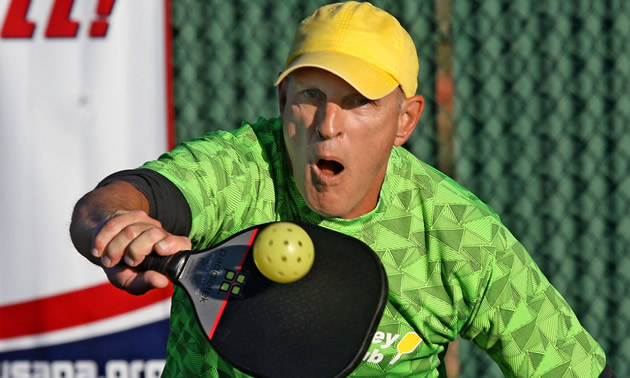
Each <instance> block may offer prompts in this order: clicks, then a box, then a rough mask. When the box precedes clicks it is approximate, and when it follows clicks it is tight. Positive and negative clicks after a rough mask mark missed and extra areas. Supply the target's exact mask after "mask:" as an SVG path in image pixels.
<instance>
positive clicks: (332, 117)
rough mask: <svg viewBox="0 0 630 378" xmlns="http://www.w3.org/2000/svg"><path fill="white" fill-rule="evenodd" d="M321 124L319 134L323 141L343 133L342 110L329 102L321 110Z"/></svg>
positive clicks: (319, 124) (318, 129) (318, 127)
mask: <svg viewBox="0 0 630 378" xmlns="http://www.w3.org/2000/svg"><path fill="white" fill-rule="evenodd" d="M319 118H320V122H318V126H317V133H318V134H319V136H320V137H321V138H323V139H332V138H335V137H337V136H339V135H341V134H342V132H343V122H342V118H343V114H342V109H341V108H340V107H339V105H338V104H335V103H334V102H327V103H326V106H324V107H322V108H320V117H319Z"/></svg>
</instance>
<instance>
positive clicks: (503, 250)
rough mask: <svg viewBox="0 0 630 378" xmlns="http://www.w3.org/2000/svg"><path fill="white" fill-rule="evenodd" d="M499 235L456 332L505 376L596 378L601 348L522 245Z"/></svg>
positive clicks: (601, 359)
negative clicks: (484, 353)
mask: <svg viewBox="0 0 630 378" xmlns="http://www.w3.org/2000/svg"><path fill="white" fill-rule="evenodd" d="M502 235H503V238H502V240H503V242H502V244H503V246H499V247H500V248H497V250H496V253H495V254H494V258H493V259H490V267H489V274H487V275H486V278H485V281H484V282H483V284H482V285H481V289H482V290H481V293H480V300H479V301H478V302H477V304H476V306H475V308H474V310H473V312H472V316H471V318H470V319H469V321H468V323H467V324H466V325H465V326H464V327H463V329H462V330H461V331H460V334H461V336H462V337H464V338H466V339H470V340H472V341H473V342H474V343H475V344H476V345H478V346H479V347H480V348H482V349H484V350H485V351H487V353H488V354H489V355H490V357H491V358H492V359H493V360H495V361H496V362H497V363H498V365H499V366H500V368H501V370H502V371H503V373H504V374H505V375H506V376H509V377H531V376H536V377H538V376H540V377H563V376H573V377H598V376H599V375H600V373H601V372H602V370H604V367H605V366H606V357H605V355H604V351H603V350H602V348H601V347H600V346H599V345H598V344H597V342H596V341H595V340H594V339H593V338H592V337H591V335H590V334H589V333H588V332H587V331H586V330H585V329H584V328H583V327H582V325H581V324H580V322H579V321H578V319H577V317H576V315H575V314H574V313H573V311H572V310H571V308H570V307H569V305H568V303H567V302H566V301H565V300H564V298H563V297H562V296H561V295H560V294H559V293H558V291H557V290H556V289H555V288H554V287H553V286H552V285H551V284H550V283H549V281H548V280H547V278H546V277H545V276H544V275H543V273H542V272H541V270H540V268H539V267H538V266H537V265H536V263H535V262H534V261H533V259H532V258H531V256H530V255H529V254H528V253H527V251H526V250H525V249H524V248H523V246H522V245H521V244H520V243H519V242H518V241H516V239H514V237H513V236H512V235H511V234H509V232H508V231H507V230H505V229H504V228H503V231H502ZM569 372H570V373H569ZM565 374H570V375H565Z"/></svg>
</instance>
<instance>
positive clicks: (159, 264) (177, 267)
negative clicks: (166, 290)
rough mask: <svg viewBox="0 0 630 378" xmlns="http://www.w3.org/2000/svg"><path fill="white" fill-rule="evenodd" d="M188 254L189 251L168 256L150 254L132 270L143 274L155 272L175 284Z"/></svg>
mask: <svg viewBox="0 0 630 378" xmlns="http://www.w3.org/2000/svg"><path fill="white" fill-rule="evenodd" d="M190 254H191V251H183V252H178V253H176V254H174V255H170V256H160V255H158V254H157V253H152V254H150V255H148V256H146V257H145V258H144V260H143V261H142V262H141V263H140V264H138V265H137V266H135V267H134V269H136V270H139V271H143V272H144V271H147V270H155V271H156V272H160V273H162V274H164V275H165V276H167V277H168V278H169V279H170V280H171V281H173V282H177V281H178V279H179V275H180V274H181V272H182V269H183V268H184V265H185V264H186V261H187V260H188V256H190Z"/></svg>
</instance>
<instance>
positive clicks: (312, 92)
mask: <svg viewBox="0 0 630 378" xmlns="http://www.w3.org/2000/svg"><path fill="white" fill-rule="evenodd" d="M302 94H304V97H306V98H310V99H316V98H318V97H319V91H318V90H317V89H305V90H304V91H302Z"/></svg>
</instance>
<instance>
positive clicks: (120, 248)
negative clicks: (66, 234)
mask: <svg viewBox="0 0 630 378" xmlns="http://www.w3.org/2000/svg"><path fill="white" fill-rule="evenodd" d="M191 248H192V244H191V242H190V239H188V238H187V237H185V236H176V235H173V234H171V233H169V232H167V231H166V230H164V229H163V228H162V225H161V224H160V222H159V221H157V220H155V219H153V218H151V217H149V215H148V214H147V213H146V212H144V211H142V210H131V211H117V212H115V213H113V214H112V215H110V216H109V217H107V218H106V219H104V220H103V221H102V222H101V223H99V225H98V226H97V227H96V228H95V229H94V233H93V238H92V249H91V251H90V252H91V254H92V256H94V257H96V258H100V261H101V265H102V266H103V269H104V270H105V273H106V274H107V277H108V278H109V280H110V281H111V283H112V284H114V286H116V287H118V288H120V289H123V290H126V291H127V292H129V293H131V294H135V295H139V294H144V293H145V292H147V291H148V290H151V289H153V288H164V287H166V286H167V285H168V283H169V280H168V278H167V277H166V276H164V275H162V274H160V273H158V272H155V271H147V272H137V271H135V270H134V269H132V268H130V267H134V266H136V265H138V264H140V263H141V262H142V261H143V260H144V258H145V256H147V255H149V254H150V253H152V252H155V253H157V254H159V255H162V256H167V255H172V254H174V253H176V252H178V251H182V250H190V249H191ZM121 262H123V263H124V264H122V263H121Z"/></svg>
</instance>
